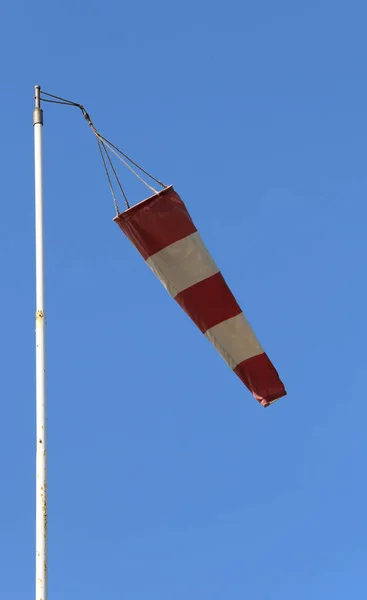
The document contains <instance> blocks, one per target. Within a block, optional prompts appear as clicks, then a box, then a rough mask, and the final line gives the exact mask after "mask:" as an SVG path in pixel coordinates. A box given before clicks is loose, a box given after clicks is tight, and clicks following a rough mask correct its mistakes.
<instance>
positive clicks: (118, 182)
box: [97, 138, 130, 208]
mask: <svg viewBox="0 0 367 600" xmlns="http://www.w3.org/2000/svg"><path fill="white" fill-rule="evenodd" d="M97 139H98V141H100V140H99V138H97ZM101 144H102V146H103V149H104V151H105V154H106V156H107V158H108V162H109V163H110V167H111V169H112V171H113V174H114V176H115V179H116V181H117V184H118V186H119V188H120V191H121V194H122V195H123V197H124V200H125V204H126V208H130V204H129V201H128V199H127V197H126V194H125V190H124V188H123V187H122V185H121V182H120V180H119V178H118V175H117V173H116V170H115V167H114V166H113V162H112V160H111V157H110V155H109V153H108V150H107V148H106V146H105V143H104V142H102V141H101Z"/></svg>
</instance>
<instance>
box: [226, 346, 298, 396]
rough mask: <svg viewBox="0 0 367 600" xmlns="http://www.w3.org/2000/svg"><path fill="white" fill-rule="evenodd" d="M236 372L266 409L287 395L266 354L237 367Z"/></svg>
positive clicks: (249, 359) (254, 357)
mask: <svg viewBox="0 0 367 600" xmlns="http://www.w3.org/2000/svg"><path fill="white" fill-rule="evenodd" d="M234 372H235V373H236V375H237V376H238V377H239V378H240V379H241V381H242V383H244V384H245V385H246V387H248V389H249V390H251V392H252V394H253V396H254V397H255V398H256V400H258V402H260V404H262V405H263V406H265V407H267V406H270V404H272V403H273V402H274V401H275V400H278V398H282V396H286V394H287V392H286V391H285V388H284V385H283V383H282V382H281V380H280V379H279V375H278V373H277V371H276V369H275V367H274V365H273V364H272V362H271V361H270V359H269V358H268V356H267V354H265V352H264V353H263V354H258V355H257V356H253V357H252V358H248V359H247V360H244V361H243V362H241V363H240V364H239V365H237V367H236V368H235V369H234Z"/></svg>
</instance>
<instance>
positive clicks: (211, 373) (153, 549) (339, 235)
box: [0, 0, 367, 600]
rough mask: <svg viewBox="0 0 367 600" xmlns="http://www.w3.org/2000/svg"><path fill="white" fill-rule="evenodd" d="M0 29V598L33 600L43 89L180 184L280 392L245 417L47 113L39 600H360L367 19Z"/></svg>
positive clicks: (134, 13) (246, 9)
mask: <svg viewBox="0 0 367 600" xmlns="http://www.w3.org/2000/svg"><path fill="white" fill-rule="evenodd" d="M0 13H1V14H0V17H1V19H0V22H1V25H0V32H1V35H0V51H1V55H2V57H3V61H2V75H1V83H0V86H1V105H2V144H1V145H0V148H1V150H0V152H1V164H2V194H1V196H2V218H1V221H0V246H1V253H0V256H1V272H2V281H3V288H2V289H3V293H2V294H1V296H0V302H1V309H2V311H1V312H2V315H3V324H2V336H3V337H2V339H3V344H2V351H1V363H2V367H3V368H2V378H1V399H2V423H3V427H2V436H1V438H0V469H1V474H2V484H3V487H2V493H1V495H0V523H1V534H2V535H1V543H0V562H1V565H2V573H3V574H4V577H3V580H2V596H3V597H4V598H5V597H7V598H8V597H9V598H10V597H11V598H12V599H16V600H18V599H19V600H20V599H22V600H23V599H24V598H32V597H33V595H34V469H35V467H34V462H35V418H34V416H35V408H34V406H35V393H34V387H35V382H34V310H35V300H34V225H33V223H34V209H33V201H34V200H33V131H32V108H33V86H34V85H35V84H40V85H41V86H42V87H43V88H44V89H45V90H46V91H48V92H51V93H56V94H59V95H62V96H65V97H67V98H70V99H71V100H75V101H77V102H81V103H83V104H84V105H85V106H86V108H87V109H88V110H89V112H90V114H91V116H92V118H93V120H94V121H95V123H96V125H97V127H98V128H99V129H100V130H101V131H102V132H103V133H104V134H105V135H107V137H110V138H111V139H112V140H113V141H114V142H115V143H116V144H117V145H119V146H121V147H123V148H124V149H126V151H127V152H128V153H130V154H131V156H133V157H134V158H136V159H137V160H138V161H140V162H141V163H142V164H143V165H144V166H145V167H146V168H147V169H148V170H151V171H152V172H153V173H155V174H157V176H158V177H160V178H162V179H163V180H164V181H167V182H169V183H173V184H174V185H175V188H176V189H177V191H178V192H179V193H180V195H181V196H182V198H183V199H184V201H185V203H186V204H187V206H188V208H189V210H190V212H191V214H192V216H193V218H194V220H195V223H196V224H197V226H198V228H199V229H200V231H201V234H202V236H203V238H204V240H205V241H206V243H207V245H208V247H209V248H210V250H211V252H212V254H213V256H214V258H215V259H216V261H217V263H218V264H219V266H220V268H221V269H222V271H223V274H224V275H225V277H226V279H227V281H228V283H229V284H230V286H231V287H232V289H233V291H234V292H235V294H236V297H237V299H238V301H239V303H240V304H241V306H242V308H243V309H244V311H245V313H246V315H247V317H248V318H249V320H250V321H251V323H252V325H253V326H254V329H255V331H256V332H257V334H258V337H259V338H260V340H261V342H262V344H263V345H264V346H265V348H266V350H267V352H268V353H269V355H270V357H271V358H272V360H273V361H274V363H275V365H276V367H277V369H278V370H279V372H280V374H281V376H282V379H283V380H284V382H285V384H286V387H287V390H288V396H287V398H284V399H282V400H281V401H279V402H278V403H276V404H275V405H274V406H273V407H270V408H269V409H267V410H264V409H263V408H262V407H261V406H260V405H258V404H257V403H256V401H255V400H254V399H253V398H252V397H251V395H250V393H249V392H248V391H247V390H246V389H245V388H244V387H243V385H242V384H241V383H240V381H239V380H238V379H237V378H236V377H235V376H234V375H233V374H232V373H231V372H230V370H229V369H228V367H227V366H226V365H225V363H224V361H222V359H221V358H220V357H219V355H217V354H216V352H215V351H214V349H213V348H212V347H211V345H210V344H209V343H208V342H207V341H206V340H205V339H204V337H202V336H201V334H200V333H199V331H198V330H196V328H195V326H194V325H193V324H192V323H191V322H190V321H189V320H188V319H187V317H186V316H185V315H184V313H182V312H181V311H180V309H179V307H178V306H177V305H176V304H175V303H174V302H173V301H172V300H171V298H170V297H169V296H168V294H167V293H166V292H165V290H164V289H163V287H162V286H161V285H160V284H159V282H158V281H157V280H156V279H155V278H154V276H153V275H152V274H151V273H150V271H149V270H148V269H147V267H146V266H145V265H144V262H143V261H142V259H141V257H140V256H139V255H138V253H137V252H136V250H135V249H134V248H133V247H132V246H131V245H129V242H128V241H127V240H126V239H125V238H124V236H123V234H122V232H121V231H120V230H119V229H118V227H117V226H116V225H115V224H113V223H112V218H113V216H114V209H113V203H112V200H111V197H110V194H109V190H108V186H107V183H106V181H105V175H104V172H103V169H102V166H101V164H100V159H99V156H98V150H97V146H96V143H95V141H94V139H93V136H92V135H91V132H90V131H89V129H88V126H87V125H86V123H85V121H84V120H83V119H82V117H81V115H80V114H79V112H78V111H77V110H76V109H73V108H66V107H56V106H52V105H47V106H45V128H44V135H45V202H46V232H45V235H46V244H47V258H46V269H47V322H48V330H47V335H48V338H47V339H48V415H49V469H50V472H49V477H50V480H49V489H50V495H49V502H50V506H49V523H50V538H49V544H50V548H49V552H50V555H49V560H50V580H49V586H50V598H52V599H53V600H63V599H64V598H66V597H67V598H68V600H74V599H79V598H81V597H83V598H88V599H89V600H94V599H97V598H98V599H100V598H101V597H109V598H117V599H119V598H129V600H146V599H147V598H149V600H166V599H167V600H172V599H173V598H174V599H175V600H187V598H192V599H196V598H198V599H199V598H200V600H227V598H231V600H244V599H245V598H251V600H278V599H279V600H294V599H295V598H296V599H297V600H309V599H310V598H312V599H313V600H319V599H320V600H321V599H322V600H325V599H329V598H330V599H332V600H345V598H348V597H353V598H355V599H356V600H357V599H359V598H365V597H366V593H367V580H366V561H367V547H366V535H367V527H366V518H365V505H366V500H367V489H366V476H365V470H366V467H365V457H366V449H367V447H366V426H365V423H366V417H367V410H366V403H365V396H366V385H365V381H366V372H367V368H366V350H365V339H366V335H367V323H366V318H365V310H366V308H365V307H366V305H367V287H366V283H365V279H366V251H367V242H366V218H367V209H366V193H367V176H366V166H365V154H366V139H367V124H366V105H367V103H366V100H367V83H366V64H365V63H366V61H365V56H366V50H367V48H366V46H367V44H366V34H365V23H366V19H367V9H366V6H365V3H363V2H362V1H359V2H358V1H353V0H352V1H350V2H348V3H347V2H340V1H339V2H338V1H334V2H331V0H319V1H318V2H316V1H314V0H311V1H310V2H307V3H300V2H291V1H290V0H287V1H286V0H279V1H278V2H271V1H270V0H260V1H258V2H252V3H247V2H246V3H241V2H239V1H237V2H233V1H232V2H227V3H225V4H224V5H222V6H221V7H218V8H215V6H214V5H213V3H209V2H203V1H198V2H192V1H190V0H189V1H188V2H185V3H184V4H181V5H178V4H177V3H172V2H159V1H158V2H155V3H148V2H141V3H127V4H122V3H120V2H117V1H112V2H106V3H102V2H100V3H97V2H93V1H92V2H90V3H85V2H83V3H82V2H71V1H70V0H67V1H65V2H63V3H59V4H58V5H55V3H51V4H50V3H46V2H43V1H41V2H38V4H37V6H35V5H34V4H32V3H29V2H24V1H23V2H17V3H5V4H3V5H2V7H1V9H0ZM119 173H120V174H121V176H122V180H123V182H124V183H125V184H126V188H127V191H128V193H129V197H130V199H131V201H132V203H134V202H137V201H138V200H141V199H143V198H144V197H145V195H146V194H145V190H144V188H143V187H140V186H136V185H135V183H134V182H133V181H132V179H131V176H130V175H129V174H127V173H125V171H124V170H120V171H119Z"/></svg>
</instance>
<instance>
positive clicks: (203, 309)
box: [175, 273, 242, 333]
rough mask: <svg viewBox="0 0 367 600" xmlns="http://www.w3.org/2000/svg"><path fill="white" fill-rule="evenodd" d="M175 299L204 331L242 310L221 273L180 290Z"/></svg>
mask: <svg viewBox="0 0 367 600" xmlns="http://www.w3.org/2000/svg"><path fill="white" fill-rule="evenodd" d="M175 300H176V301H177V302H178V303H179V305H180V306H181V308H183V310H184V311H185V313H186V314H187V315H189V317H190V318H191V319H192V320H193V321H194V323H195V325H197V326H198V327H199V329H200V331H202V333H205V332H206V331H207V330H208V329H210V328H211V327H214V325H218V323H221V322H222V321H226V320H227V319H230V318H231V317H235V316H236V315H238V314H240V313H241V312H242V311H241V308H240V307H239V306H238V304H237V301H236V299H235V297H234V295H233V294H232V292H231V290H230V289H229V287H228V285H227V284H226V282H225V281H224V278H223V275H222V274H221V273H216V275H213V276H212V277H208V279H204V281H200V283H197V284H196V285H192V286H191V287H189V288H187V289H186V290H184V291H183V292H180V293H179V294H178V295H177V296H176V297H175Z"/></svg>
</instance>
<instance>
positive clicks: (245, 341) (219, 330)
mask: <svg viewBox="0 0 367 600" xmlns="http://www.w3.org/2000/svg"><path fill="white" fill-rule="evenodd" d="M205 335H206V337H207V338H208V340H210V341H211V342H212V344H213V345H214V346H215V348H216V349H217V350H218V352H219V354H221V356H222V357H223V358H224V360H225V361H226V362H227V363H228V365H229V366H230V367H231V369H235V368H236V367H237V365H239V364H240V363H241V362H243V361H244V360H247V359H248V358H252V357H253V356H257V355H258V354H262V353H263V352H264V350H263V349H262V347H261V345H260V343H259V341H258V340H257V338H256V336H255V334H254V332H253V330H252V328H251V326H250V324H249V322H248V321H247V319H246V317H245V315H244V314H243V313H240V314H239V315H237V316H236V317H232V318H231V319H227V320H226V321H222V323H219V324H218V325H215V326H214V327H211V329H208V331H207V332H206V333H205Z"/></svg>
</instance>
